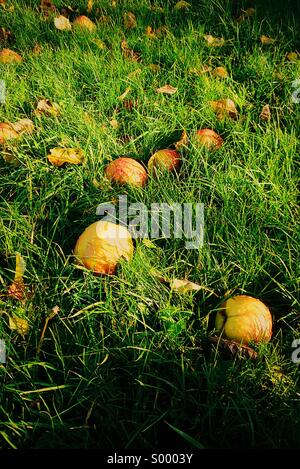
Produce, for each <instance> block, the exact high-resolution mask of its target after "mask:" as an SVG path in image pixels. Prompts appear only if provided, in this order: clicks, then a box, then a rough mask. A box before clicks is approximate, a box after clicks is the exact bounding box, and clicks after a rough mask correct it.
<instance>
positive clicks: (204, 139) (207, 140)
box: [196, 129, 224, 150]
mask: <svg viewBox="0 0 300 469" xmlns="http://www.w3.org/2000/svg"><path fill="white" fill-rule="evenodd" d="M196 137H197V139H198V141H199V142H200V143H201V144H202V145H204V146H205V147H206V148H208V150H217V149H218V148H220V147H221V146H222V145H223V143H224V140H223V139H222V137H220V135H218V134H217V132H215V131H214V130H212V129H201V130H198V131H197V133H196Z"/></svg>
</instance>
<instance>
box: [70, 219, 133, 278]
mask: <svg viewBox="0 0 300 469" xmlns="http://www.w3.org/2000/svg"><path fill="white" fill-rule="evenodd" d="M133 251H134V247H133V242H132V238H131V235H130V233H129V231H128V230H127V228H125V227H124V226H122V225H116V224H115V223H112V222H109V221H105V220H101V221H97V222H95V223H92V225H90V226H88V227H87V228H86V229H85V230H84V232H83V233H82V234H81V235H80V236H79V238H78V240H77V243H76V245H75V248H74V255H75V257H76V258H77V260H78V262H79V263H80V264H83V265H84V266H85V267H86V268H87V269H89V270H92V271H93V272H94V273H95V274H114V273H115V271H116V268H117V265H118V262H119V261H120V260H121V258H124V259H126V260H127V261H129V260H130V259H131V258H132V256H133Z"/></svg>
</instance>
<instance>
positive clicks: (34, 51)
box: [32, 43, 42, 55]
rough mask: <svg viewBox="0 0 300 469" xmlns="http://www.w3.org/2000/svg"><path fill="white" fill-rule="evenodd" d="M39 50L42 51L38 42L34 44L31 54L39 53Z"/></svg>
mask: <svg viewBox="0 0 300 469" xmlns="http://www.w3.org/2000/svg"><path fill="white" fill-rule="evenodd" d="M41 52H42V46H41V44H39V43H37V44H35V46H34V48H33V49H32V53H33V55H39V54H40V53H41Z"/></svg>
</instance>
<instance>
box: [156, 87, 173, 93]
mask: <svg viewBox="0 0 300 469" xmlns="http://www.w3.org/2000/svg"><path fill="white" fill-rule="evenodd" d="M156 91H157V93H165V94H174V93H176V91H177V88H174V86H171V85H165V86H162V87H161V88H157V89H156Z"/></svg>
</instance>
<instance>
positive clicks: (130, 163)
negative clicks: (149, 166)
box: [105, 157, 148, 187]
mask: <svg viewBox="0 0 300 469" xmlns="http://www.w3.org/2000/svg"><path fill="white" fill-rule="evenodd" d="M105 176H106V177H107V178H108V179H109V180H110V181H114V182H118V183H119V184H129V185H131V186H136V187H142V186H144V185H145V184H146V181H147V177H148V176H147V172H146V170H145V169H144V167H143V166H142V165H141V164H140V163H139V162H138V161H136V160H134V159H133V158H126V157H120V158H117V159H116V160H114V161H112V162H111V163H109V165H108V166H107V167H106V168H105Z"/></svg>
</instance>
